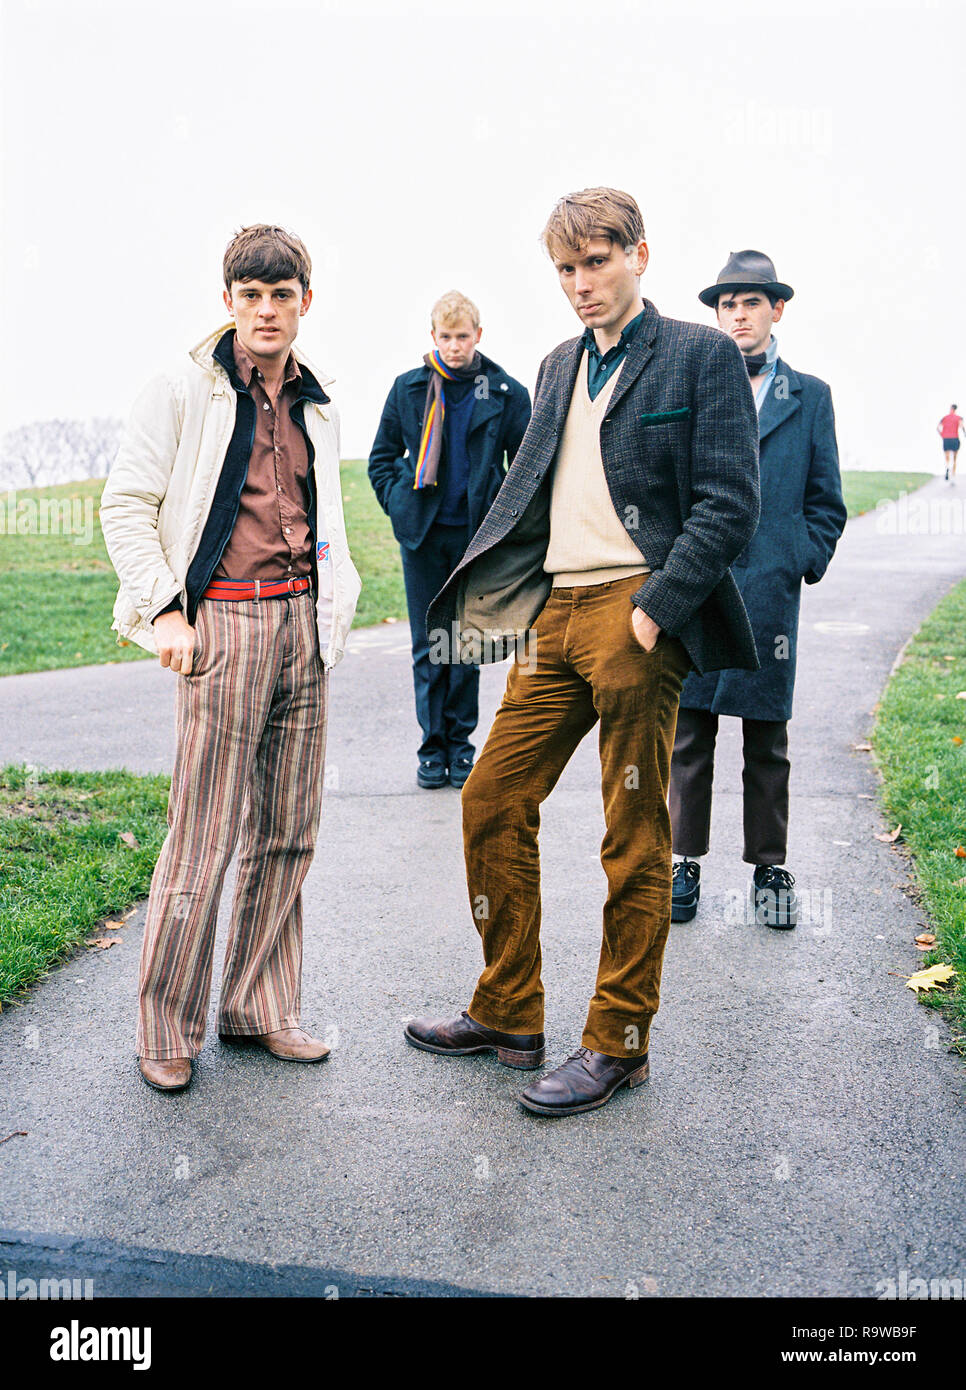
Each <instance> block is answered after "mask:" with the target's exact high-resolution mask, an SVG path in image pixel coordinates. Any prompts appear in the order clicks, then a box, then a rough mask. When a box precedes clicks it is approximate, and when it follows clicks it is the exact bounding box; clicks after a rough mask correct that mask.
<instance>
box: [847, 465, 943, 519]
mask: <svg viewBox="0 0 966 1390" xmlns="http://www.w3.org/2000/svg"><path fill="white" fill-rule="evenodd" d="M933 476H934V475H933V474H932V473H864V472H862V470H861V469H858V468H848V469H845V470H844V471H843V473H842V491H843V493H844V494H845V505H846V507H847V508H848V513H849V516H861V515H862V513H863V512H869V511H872V509H873V508H874V507H875V505H876V503H877V502H884V501H886V500H889V501H894V500H895V499H896V498H897V497H898V496H899V495H900V494H901V493H903V492H914V491H915V490H916V488H920V487H922V486H923V485H924V484H925V483H928V482H929V481H930V480H931V479H932V478H933Z"/></svg>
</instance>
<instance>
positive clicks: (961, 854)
mask: <svg viewBox="0 0 966 1390" xmlns="http://www.w3.org/2000/svg"><path fill="white" fill-rule="evenodd" d="M955 852H956V858H957V859H966V849H963V847H962V845H957V846H956V851H955Z"/></svg>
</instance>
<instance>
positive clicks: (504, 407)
mask: <svg viewBox="0 0 966 1390" xmlns="http://www.w3.org/2000/svg"><path fill="white" fill-rule="evenodd" d="M481 357H482V354H481ZM429 373H430V368H429V367H427V366H426V365H425V363H424V364H423V365H422V366H421V367H416V368H414V370H413V371H411V372H403V374H402V376H398V377H397V378H396V380H395V381H394V382H393V385H392V390H391V391H390V392H389V397H388V399H387V401H386V404H385V408H384V409H383V412H382V419H381V420H380V421H379V429H378V430H377V432H376V437H375V440H374V441H373V445H372V450H371V452H370V454H369V481H370V482H371V483H372V487H373V490H374V492H375V494H376V497H377V498H378V500H379V505H380V506H381V507H382V509H383V511H384V512H386V513H387V515H388V516H389V519H390V521H391V522H392V529H393V534H394V535H395V537H396V540H397V541H398V542H399V544H400V545H404V546H406V548H407V549H408V550H416V549H417V548H418V547H419V546H420V545H421V544H422V543H423V541H424V540H425V538H426V534H427V532H428V531H429V528H430V527H431V526H432V524H433V522H434V521H435V519H436V513H437V512H438V511H439V509H440V505H441V503H442V499H443V493H444V491H445V489H444V488H443V487H442V486H441V484H442V481H443V478H444V476H445V471H446V447H445V444H444V446H443V456H442V459H441V461H440V473H439V481H440V486H437V487H424V488H414V487H413V480H414V479H415V476H416V457H417V455H418V453H419V441H420V438H421V436H422V429H423V411H424V409H425V406H426V387H427V385H428V382H429ZM480 375H481V379H485V390H482V391H480V392H479V393H478V398H477V400H476V401H475V403H474V405H473V415H472V418H471V420H470V428H469V432H468V434H467V438H466V449H467V453H468V454H469V459H470V476H469V482H468V484H467V498H466V500H467V507H468V510H469V529H470V534H472V533H473V532H474V531H475V530H476V528H477V527H478V526H479V524H480V522H481V521H482V520H483V518H484V516H485V515H486V513H487V511H488V510H489V508H490V505H491V504H492V502H493V499H494V497H495V496H496V494H497V493H498V492H499V490H500V487H501V485H502V483H503V479H504V478H505V477H506V465H505V464H504V455H505V456H506V458H507V460H508V461H509V462H510V463H512V462H513V457H514V455H515V454H516V451H517V449H518V448H519V446H520V440H521V439H522V438H523V436H524V433H525V431H526V428H527V425H528V424H529V421H530V393H529V392H528V390H527V388H526V387H525V386H522V385H521V384H520V382H519V381H515V380H514V378H513V377H512V376H508V375H507V374H506V372H505V371H503V369H502V367H498V366H497V364H496V363H495V362H493V361H491V360H490V358H489V357H482V365H481V368H480Z"/></svg>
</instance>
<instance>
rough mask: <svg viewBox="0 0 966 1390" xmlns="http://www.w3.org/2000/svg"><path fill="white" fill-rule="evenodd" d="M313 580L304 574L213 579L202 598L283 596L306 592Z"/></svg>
mask: <svg viewBox="0 0 966 1390" xmlns="http://www.w3.org/2000/svg"><path fill="white" fill-rule="evenodd" d="M311 584H312V581H311V580H310V579H308V578H307V577H306V576H304V575H302V576H300V577H299V578H298V579H295V578H294V577H293V578H292V579H213V580H212V581H211V583H210V584H209V585H208V587H207V589H206V590H205V592H204V593H203V594H202V595H201V597H202V598H221V599H225V598H227V599H254V600H255V602H256V603H257V602H258V600H259V599H263V598H283V597H284V596H286V595H287V594H304V593H305V591H306V589H308V588H310V587H311Z"/></svg>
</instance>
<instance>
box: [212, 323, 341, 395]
mask: <svg viewBox="0 0 966 1390" xmlns="http://www.w3.org/2000/svg"><path fill="white" fill-rule="evenodd" d="M234 332H235V325H234V324H233V323H224V324H222V326H221V327H220V328H216V329H215V331H214V333H209V334H208V336H207V338H203V339H202V340H201V342H200V343H198V344H197V346H195V347H193V348H192V349H191V352H190V354H189V355H190V357H191V360H192V361H193V362H196V363H197V364H198V366H199V367H201V368H203V370H204V371H206V372H210V373H212V374H214V375H217V374H218V372H219V369H220V370H221V371H223V372H224V373H225V375H226V376H227V378H228V380H229V381H230V382H231V385H232V386H233V387H234V389H235V390H236V391H237V390H238V385H239V383H238V378H237V373H236V371H235V354H234V352H233V351H232V336H233V334H234ZM292 356H293V357H294V358H295V360H296V362H297V363H298V365H299V370H300V371H301V373H302V390H301V392H300V399H304V400H309V401H318V402H319V404H320V405H325V404H326V402H327V401H328V399H329V397H328V396H327V395H326V394H325V391H324V390H323V389H322V388H323V387H324V386H328V385H329V383H330V382H332V381H334V380H335V377H332V376H328V375H327V374H326V373H325V372H320V371H319V369H318V368H317V367H315V366H313V364H312V363H311V362H310V361H309V359H308V358H307V357H306V356H305V354H304V353H303V352H302V351H301V350H300V349H299V348H298V347H296V346H295V344H293V345H292ZM242 389H244V388H242Z"/></svg>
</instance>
